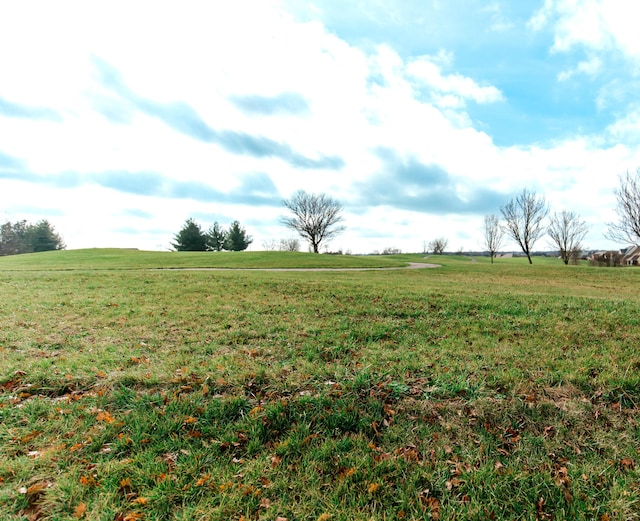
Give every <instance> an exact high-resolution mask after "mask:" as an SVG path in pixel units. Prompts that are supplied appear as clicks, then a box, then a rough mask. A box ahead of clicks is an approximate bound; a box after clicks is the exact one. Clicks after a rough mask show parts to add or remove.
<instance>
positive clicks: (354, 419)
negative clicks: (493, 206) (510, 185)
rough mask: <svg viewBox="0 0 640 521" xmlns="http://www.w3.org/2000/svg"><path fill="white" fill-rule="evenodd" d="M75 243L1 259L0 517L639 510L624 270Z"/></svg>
mask: <svg viewBox="0 0 640 521" xmlns="http://www.w3.org/2000/svg"><path fill="white" fill-rule="evenodd" d="M143 253H144V254H145V255H146V256H145V257H144V259H143V260H141V258H136V257H135V256H137V255H140V254H143ZM78 254H79V253H74V252H54V253H50V254H47V255H46V256H45V255H44V254H39V255H41V256H40V257H39V258H37V259H36V260H33V258H34V257H37V256H25V257H22V259H23V261H24V262H23V263H22V264H21V261H20V258H18V257H15V258H1V259H0V291H1V293H0V519H2V520H5V519H6V520H9V521H17V520H23V519H29V520H39V519H52V520H53V519H55V520H72V519H90V520H104V521H134V520H138V519H144V520H165V519H166V520H169V519H170V520H182V521H187V520H189V521H191V520H222V519H225V520H226V519H231V520H240V519H243V520H245V521H249V520H257V519H264V520H270V521H275V520H277V519H278V518H281V519H282V518H286V519H288V520H289V521H293V520H313V521H316V520H323V521H327V520H345V521H346V520H370V519H374V520H395V519H398V520H402V519H406V520H412V519H415V520H418V519H441V520H449V519H456V520H471V519H474V520H485V519H497V520H501V519H523V520H525V519H526V520H531V519H540V520H543V519H553V520H560V519H571V520H602V521H606V520H630V519H637V518H640V458H639V455H638V450H639V446H640V445H639V440H640V428H639V423H638V422H639V421H640V420H639V418H640V417H639V416H638V413H639V412H640V410H639V406H640V378H639V374H640V350H639V349H638V346H639V345H640V327H639V325H640V291H639V289H640V270H637V269H631V268H629V269H617V270H613V269H598V268H590V267H587V266H578V267H576V266H567V267H566V266H564V265H561V263H560V261H555V260H551V259H549V260H545V261H544V262H537V261H538V260H539V259H536V261H534V262H535V263H534V265H533V266H529V265H528V264H527V261H526V259H509V260H506V259H505V260H498V261H497V262H496V264H494V265H490V264H489V263H488V260H486V259H478V260H477V262H470V261H469V259H468V258H459V259H458V258H452V257H445V258H442V259H438V261H440V262H441V263H442V264H443V266H442V267H441V268H438V269H431V270H392V271H364V272H362V271H358V272H346V271H338V272H267V271H249V270H247V271H180V270H146V269H141V268H147V267H154V268H155V267H168V266H170V265H171V263H170V262H169V261H167V260H166V259H165V258H164V257H163V258H162V260H158V259H157V258H156V259H155V260H154V259H153V254H150V253H148V252H130V254H131V255H132V256H133V257H128V255H129V253H127V252H122V251H120V252H117V251H115V250H114V251H112V252H111V253H110V254H107V253H106V252H102V254H104V256H105V258H104V259H103V260H100V258H97V257H99V255H98V254H101V251H95V252H93V254H94V255H93V258H92V259H90V257H92V256H91V255H88V257H87V256H85V257H84V264H83V263H81V262H79V261H78ZM161 255H165V254H161ZM166 255H172V254H166ZM205 255H207V254H205ZM208 255H209V258H211V257H215V258H216V261H215V262H220V263H222V264H226V265H227V266H229V267H233V266H238V265H240V267H247V264H246V262H245V258H243V255H244V254H230V255H229V256H227V257H226V260H224V259H223V258H222V257H218V255H219V254H208ZM252 255H253V256H259V255H260V254H248V256H249V257H251V256H252ZM273 255H274V257H272V258H271V259H267V260H263V261H260V262H262V263H263V264H262V266H258V263H259V262H258V260H256V259H253V260H251V262H250V263H249V264H251V267H274V266H273V263H274V262H276V261H277V263H279V264H280V265H283V266H288V267H294V266H295V267H310V264H309V263H310V262H316V263H318V262H320V263H326V264H325V266H327V265H328V266H330V265H334V266H336V267H338V266H339V267H343V264H344V263H353V264H352V265H354V266H355V265H356V264H357V263H358V262H362V261H366V262H371V263H372V264H371V266H374V265H378V266H381V265H384V263H389V262H391V263H393V264H390V265H396V266H397V265H402V264H406V262H409V261H420V260H422V259H421V258H420V256H410V255H403V256H398V257H395V258H391V259H387V258H384V259H379V258H378V259H374V258H367V259H368V260H367V259H364V258H355V259H354V260H351V258H348V257H344V258H342V257H330V256H316V258H315V260H313V259H312V260H309V261H307V260H306V256H305V255H304V254H299V255H301V256H302V257H299V258H297V259H294V257H296V255H291V254H289V255H286V254H285V255H283V254H273ZM275 256H279V257H280V258H278V259H276V258H275ZM127 257H128V258H127ZM303 257H304V259H303ZM114 258H117V260H114ZM173 259H178V262H176V264H175V266H179V267H188V266H192V267H193V266H195V265H198V264H201V263H202V259H195V257H194V258H189V255H188V254H186V255H184V256H175V257H173ZM300 259H302V260H300ZM431 261H432V260H431V259H429V260H426V262H431ZM243 262H244V263H245V264H244V266H243ZM247 262H248V261H247ZM270 263H271V264H270ZM300 263H304V264H305V266H299V264H300ZM331 263H334V264H331ZM222 264H217V265H218V266H220V265H222ZM296 265H297V266H296ZM25 268H28V269H25Z"/></svg>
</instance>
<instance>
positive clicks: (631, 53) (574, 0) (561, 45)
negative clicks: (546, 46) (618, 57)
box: [528, 0, 640, 61]
mask: <svg viewBox="0 0 640 521" xmlns="http://www.w3.org/2000/svg"><path fill="white" fill-rule="evenodd" d="M637 8H638V6H637V3H636V2H635V1H634V0H545V3H544V6H543V7H542V8H540V9H539V10H538V11H537V12H536V13H535V14H534V15H533V17H532V18H531V19H530V20H529V24H528V25H529V27H530V28H532V29H533V30H540V29H542V28H544V27H546V26H548V25H552V27H553V31H554V34H555V38H554V44H553V47H552V50H553V51H555V52H567V51H569V50H571V49H573V48H574V47H577V46H581V47H584V48H586V49H590V50H592V51H611V50H617V51H620V52H621V53H623V55H625V56H626V57H628V58H629V59H631V60H633V61H637V60H638V59H640V38H638V36H637V35H638V27H637V16H635V15H636V14H637Z"/></svg>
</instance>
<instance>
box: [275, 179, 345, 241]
mask: <svg viewBox="0 0 640 521" xmlns="http://www.w3.org/2000/svg"><path fill="white" fill-rule="evenodd" d="M282 204H283V206H284V207H285V208H287V209H288V210H290V211H291V213H293V216H291V217H283V218H282V219H281V222H282V224H284V225H285V226H286V227H287V228H290V229H291V230H295V231H296V232H298V234H300V236H301V237H302V238H303V239H305V240H307V241H309V244H310V245H311V247H312V249H313V252H314V253H318V252H319V250H320V245H321V244H322V243H323V242H324V241H327V240H329V239H331V238H333V237H335V236H336V235H338V234H339V233H341V232H343V231H344V226H337V224H338V223H339V222H341V221H342V220H343V218H342V215H341V212H342V205H341V204H340V203H339V202H338V201H336V200H334V199H332V198H331V197H329V196H328V195H326V194H308V193H307V192H305V191H303V190H298V191H297V192H296V193H295V194H293V195H292V196H291V198H290V199H285V200H284V201H282Z"/></svg>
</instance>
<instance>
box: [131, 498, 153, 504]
mask: <svg viewBox="0 0 640 521" xmlns="http://www.w3.org/2000/svg"><path fill="white" fill-rule="evenodd" d="M148 502H149V500H148V499H147V498H146V497H139V498H136V499H134V500H133V501H132V503H134V504H136V505H146V504H147V503H148Z"/></svg>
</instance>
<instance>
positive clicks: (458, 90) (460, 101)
mask: <svg viewBox="0 0 640 521" xmlns="http://www.w3.org/2000/svg"><path fill="white" fill-rule="evenodd" d="M406 71H407V74H408V75H409V76H410V77H411V78H412V79H413V80H414V81H415V84H416V85H417V86H418V88H421V87H422V88H426V89H428V90H429V91H430V92H431V93H432V95H433V98H434V99H436V100H438V101H439V102H440V104H443V105H444V106H455V105H460V106H463V105H464V103H465V101H473V102H475V103H495V102H498V101H502V100H503V99H504V98H503V95H502V93H501V92H500V90H499V89H497V88H496V87H494V86H493V85H479V84H478V83H477V82H476V81H474V80H473V79H472V78H469V77H467V76H462V75H461V74H443V73H442V70H441V67H440V66H439V65H438V63H436V61H435V60H434V59H433V58H432V57H430V56H421V57H419V58H416V59H412V60H411V61H409V63H408V64H407V66H406Z"/></svg>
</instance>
